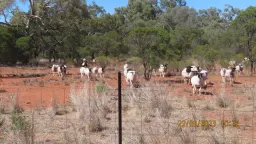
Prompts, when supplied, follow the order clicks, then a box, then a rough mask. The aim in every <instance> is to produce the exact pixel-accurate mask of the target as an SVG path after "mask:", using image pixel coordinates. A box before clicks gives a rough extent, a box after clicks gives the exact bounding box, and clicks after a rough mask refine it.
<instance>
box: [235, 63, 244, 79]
mask: <svg viewBox="0 0 256 144" xmlns="http://www.w3.org/2000/svg"><path fill="white" fill-rule="evenodd" d="M242 72H243V65H242V64H239V65H237V66H236V73H237V75H238V76H240V75H241V73H242Z"/></svg>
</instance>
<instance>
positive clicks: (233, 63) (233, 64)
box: [228, 61, 236, 68]
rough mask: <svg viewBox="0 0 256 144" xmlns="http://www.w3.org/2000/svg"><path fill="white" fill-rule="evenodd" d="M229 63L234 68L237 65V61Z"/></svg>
mask: <svg viewBox="0 0 256 144" xmlns="http://www.w3.org/2000/svg"><path fill="white" fill-rule="evenodd" d="M228 64H229V66H230V67H232V68H233V67H235V64H236V61H229V63H228Z"/></svg>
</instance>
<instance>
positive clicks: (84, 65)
mask: <svg viewBox="0 0 256 144" xmlns="http://www.w3.org/2000/svg"><path fill="white" fill-rule="evenodd" d="M82 67H88V62H87V60H86V59H85V58H84V59H83V63H82Z"/></svg>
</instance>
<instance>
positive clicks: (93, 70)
mask: <svg viewBox="0 0 256 144" xmlns="http://www.w3.org/2000/svg"><path fill="white" fill-rule="evenodd" d="M92 73H93V74H96V77H98V74H100V77H104V68H102V67H99V68H97V67H93V68H92Z"/></svg>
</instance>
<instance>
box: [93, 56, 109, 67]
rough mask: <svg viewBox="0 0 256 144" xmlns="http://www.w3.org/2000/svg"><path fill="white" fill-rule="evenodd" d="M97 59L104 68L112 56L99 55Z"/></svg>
mask: <svg viewBox="0 0 256 144" xmlns="http://www.w3.org/2000/svg"><path fill="white" fill-rule="evenodd" d="M95 60H96V62H97V63H98V64H99V65H100V66H101V67H102V68H106V66H107V65H108V64H109V61H110V58H109V57H106V56H99V57H97V58H96V59H95Z"/></svg>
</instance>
